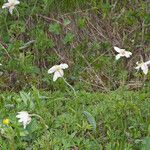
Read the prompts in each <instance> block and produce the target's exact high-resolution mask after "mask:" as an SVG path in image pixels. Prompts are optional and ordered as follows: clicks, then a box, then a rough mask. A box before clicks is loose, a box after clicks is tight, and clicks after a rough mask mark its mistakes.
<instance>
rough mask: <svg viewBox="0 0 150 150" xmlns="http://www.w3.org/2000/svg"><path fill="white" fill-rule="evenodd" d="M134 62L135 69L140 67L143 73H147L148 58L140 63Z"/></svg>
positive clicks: (149, 62)
mask: <svg viewBox="0 0 150 150" xmlns="http://www.w3.org/2000/svg"><path fill="white" fill-rule="evenodd" d="M136 64H137V67H135V69H137V70H139V69H141V70H142V71H143V73H144V74H145V75H146V74H147V73H148V65H149V64H150V60H149V61H146V62H142V63H139V62H136Z"/></svg>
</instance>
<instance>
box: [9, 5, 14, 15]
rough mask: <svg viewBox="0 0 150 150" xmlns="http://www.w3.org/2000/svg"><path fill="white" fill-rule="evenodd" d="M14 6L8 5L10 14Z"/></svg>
mask: <svg viewBox="0 0 150 150" xmlns="http://www.w3.org/2000/svg"><path fill="white" fill-rule="evenodd" d="M14 8H15V7H14V6H11V7H9V12H10V14H11V15H12V13H13V9H14Z"/></svg>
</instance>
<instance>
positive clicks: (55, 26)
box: [49, 23, 61, 34]
mask: <svg viewBox="0 0 150 150" xmlns="http://www.w3.org/2000/svg"><path fill="white" fill-rule="evenodd" d="M49 31H50V32H52V33H55V34H60V32H61V26H60V24H58V23H54V24H50V25H49Z"/></svg>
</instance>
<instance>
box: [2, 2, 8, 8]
mask: <svg viewBox="0 0 150 150" xmlns="http://www.w3.org/2000/svg"><path fill="white" fill-rule="evenodd" d="M9 6H10V4H9V3H5V4H3V6H2V9H3V8H7V7H9Z"/></svg>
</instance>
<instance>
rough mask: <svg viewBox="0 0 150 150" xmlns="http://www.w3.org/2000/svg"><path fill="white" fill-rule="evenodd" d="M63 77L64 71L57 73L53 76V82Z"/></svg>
mask: <svg viewBox="0 0 150 150" xmlns="http://www.w3.org/2000/svg"><path fill="white" fill-rule="evenodd" d="M63 75H64V72H63V70H59V71H56V72H55V73H54V76H53V81H56V80H57V79H58V78H59V77H63Z"/></svg>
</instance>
